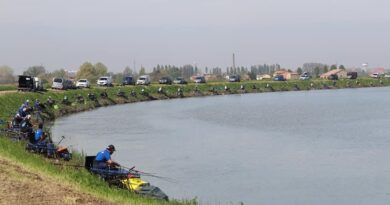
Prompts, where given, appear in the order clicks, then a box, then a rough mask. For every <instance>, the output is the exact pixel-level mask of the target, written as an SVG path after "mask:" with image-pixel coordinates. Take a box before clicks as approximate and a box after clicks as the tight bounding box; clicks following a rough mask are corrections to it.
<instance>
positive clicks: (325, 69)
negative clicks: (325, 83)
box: [324, 65, 329, 73]
mask: <svg viewBox="0 0 390 205" xmlns="http://www.w3.org/2000/svg"><path fill="white" fill-rule="evenodd" d="M328 71H329V69H328V66H327V65H325V66H324V73H327V72H328Z"/></svg>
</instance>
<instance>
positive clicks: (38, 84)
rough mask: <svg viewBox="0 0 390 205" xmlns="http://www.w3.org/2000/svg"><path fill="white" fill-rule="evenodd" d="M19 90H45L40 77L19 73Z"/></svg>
mask: <svg viewBox="0 0 390 205" xmlns="http://www.w3.org/2000/svg"><path fill="white" fill-rule="evenodd" d="M18 90H23V91H37V90H43V86H42V81H41V80H40V79H39V78H38V77H33V76H27V75H19V79H18Z"/></svg>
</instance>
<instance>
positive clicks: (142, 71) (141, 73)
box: [139, 67, 146, 75]
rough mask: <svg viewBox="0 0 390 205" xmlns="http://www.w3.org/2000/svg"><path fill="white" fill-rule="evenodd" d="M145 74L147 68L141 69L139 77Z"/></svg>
mask: <svg viewBox="0 0 390 205" xmlns="http://www.w3.org/2000/svg"><path fill="white" fill-rule="evenodd" d="M145 73H146V72H145V68H144V67H141V69H140V70H139V75H145Z"/></svg>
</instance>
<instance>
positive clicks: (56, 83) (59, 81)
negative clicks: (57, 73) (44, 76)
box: [51, 78, 75, 90]
mask: <svg viewBox="0 0 390 205" xmlns="http://www.w3.org/2000/svg"><path fill="white" fill-rule="evenodd" d="M74 87H75V86H74V84H73V82H72V81H71V80H68V79H65V78H54V79H53V84H52V85H51V88H53V89H60V90H67V89H73V88H74Z"/></svg>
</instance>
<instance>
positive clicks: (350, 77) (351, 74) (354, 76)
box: [347, 72, 358, 79]
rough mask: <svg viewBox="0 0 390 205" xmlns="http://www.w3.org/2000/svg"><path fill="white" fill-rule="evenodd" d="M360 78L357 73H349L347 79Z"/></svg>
mask: <svg viewBox="0 0 390 205" xmlns="http://www.w3.org/2000/svg"><path fill="white" fill-rule="evenodd" d="M357 76H358V74H357V72H348V73H347V78H348V79H356V78H357Z"/></svg>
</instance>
